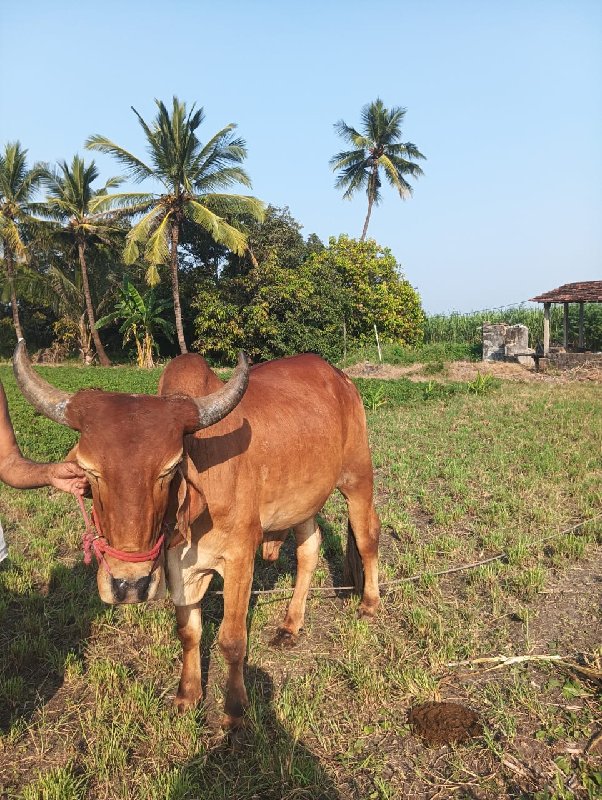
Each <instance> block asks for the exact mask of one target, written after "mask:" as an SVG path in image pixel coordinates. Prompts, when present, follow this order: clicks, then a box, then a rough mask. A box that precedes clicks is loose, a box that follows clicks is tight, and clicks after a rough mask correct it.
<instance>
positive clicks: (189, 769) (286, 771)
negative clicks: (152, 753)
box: [165, 665, 341, 800]
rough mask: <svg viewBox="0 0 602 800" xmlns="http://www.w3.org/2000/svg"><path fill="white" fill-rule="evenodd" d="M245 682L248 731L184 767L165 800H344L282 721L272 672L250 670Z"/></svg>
mask: <svg viewBox="0 0 602 800" xmlns="http://www.w3.org/2000/svg"><path fill="white" fill-rule="evenodd" d="M245 681H246V685H247V691H248V694H249V709H248V712H247V716H246V724H245V727H244V728H243V729H242V730H240V731H237V732H236V733H234V734H231V735H224V736H223V737H221V738H220V740H219V741H218V743H217V744H216V745H215V746H214V747H209V748H208V749H207V750H205V749H203V751H202V752H199V753H198V754H197V755H196V756H194V757H193V758H192V759H191V760H190V761H189V762H188V763H187V764H185V765H184V766H182V767H181V768H180V769H179V770H178V771H177V773H176V774H175V775H174V776H173V779H172V781H171V785H170V787H169V790H168V792H167V793H166V795H165V798H166V800H195V798H199V800H200V798H203V800H222V798H223V799H224V800H225V798H235V800H255V798H260V800H282V798H291V800H292V798H294V799H295V800H340V798H341V795H340V794H339V792H338V791H337V789H336V788H335V786H334V784H333V782H332V779H331V778H330V776H329V775H328V774H327V773H326V772H325V770H324V769H323V767H322V765H321V764H320V762H319V760H318V758H316V756H315V755H314V754H313V753H312V752H311V750H309V749H308V747H306V745H304V744H303V742H301V741H299V740H298V739H295V738H294V737H293V736H292V735H291V733H290V732H289V731H287V730H286V729H285V728H284V726H283V725H282V724H281V722H280V721H279V720H278V718H277V715H276V713H275V711H274V706H273V699H274V687H273V683H272V679H271V678H270V676H269V675H268V674H267V672H265V670H263V669H260V668H259V667H256V666H253V665H247V667H246V669H245Z"/></svg>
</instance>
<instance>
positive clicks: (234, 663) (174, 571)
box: [14, 341, 379, 727]
mask: <svg viewBox="0 0 602 800" xmlns="http://www.w3.org/2000/svg"><path fill="white" fill-rule="evenodd" d="M14 370H15V375H16V378H17V382H18V384H19V387H20V388H21V391H22V392H23V394H24V395H25V397H26V398H27V399H28V400H29V402H30V403H32V405H33V406H35V408H36V409H37V410H38V411H40V412H41V413H42V414H44V415H46V416H47V417H49V418H50V419H53V420H55V421H56V422H59V423H61V424H63V425H68V426H69V427H71V428H73V429H75V430H77V431H79V432H80V439H79V444H78V445H77V447H76V450H75V458H76V459H77V461H78V462H79V464H80V465H81V466H82V468H83V469H85V470H86V473H87V475H88V477H89V480H90V485H91V489H92V496H93V500H94V509H95V515H96V521H97V527H98V531H99V535H100V537H101V538H99V539H98V540H97V542H96V543H95V546H96V548H97V554H98V556H99V559H100V561H101V566H100V567H99V569H98V576H97V582H98V589H99V593H100V596H101V598H102V599H103V600H104V601H105V602H107V603H122V602H126V603H127V602H140V601H142V600H147V599H148V600H152V599H155V598H158V597H161V596H163V593H164V588H165V584H167V587H168V588H169V591H170V593H171V596H172V599H173V602H174V604H175V606H176V618H177V626H178V635H179V638H180V641H181V643H182V648H183V666H182V675H181V679H180V684H179V687H178V692H177V695H176V699H175V702H176V705H177V706H178V708H179V709H180V710H186V709H187V708H190V707H192V706H194V705H195V704H196V703H198V702H199V700H200V699H201V664H200V651H199V643H200V638H201V609H200V601H201V599H202V597H203V595H204V594H205V592H206V591H207V587H208V586H209V583H210V581H211V577H212V575H213V574H214V573H215V572H217V573H219V574H220V575H222V576H223V579H224V617H223V621H222V623H221V626H220V631H219V644H220V648H221V651H222V654H223V656H224V659H225V661H226V663H227V665H228V676H227V685H226V701H225V712H226V718H225V724H227V725H230V726H233V727H236V726H237V725H238V724H239V723H240V721H241V718H242V715H243V711H244V707H245V705H246V704H247V695H246V691H245V686H244V680H243V661H244V657H245V654H246V646H247V632H246V616H247V611H248V606H249V597H250V593H251V583H252V579H253V562H254V555H255V551H256V549H257V547H258V546H259V545H260V544H261V543H262V541H263V553H264V556H266V557H267V558H275V557H277V554H278V548H279V546H280V544H281V543H282V541H283V540H284V538H285V535H286V532H287V531H288V529H289V528H293V530H294V532H295V537H296V545H297V564H298V566H297V577H296V582H295V590H294V593H293V597H292V599H291V602H290V604H289V607H288V609H287V613H286V616H285V619H284V621H283V623H282V625H281V627H280V628H279V631H278V635H277V637H276V640H277V642H278V643H281V644H282V643H289V644H290V643H294V641H295V639H296V637H297V635H298V633H299V631H300V629H301V628H302V626H303V620H304V614H305V604H306V600H307V593H308V589H309V586H310V582H311V578H312V575H313V572H314V570H315V567H316V564H317V560H318V554H319V547H320V531H319V528H318V526H317V525H316V522H315V516H316V514H317V512H318V511H319V510H320V509H321V508H322V506H323V504H324V503H325V501H326V499H327V498H328V496H329V495H330V494H331V492H332V491H333V490H334V489H335V488H338V489H339V490H340V491H341V492H342V494H343V495H344V497H345V499H346V501H347V507H348V512H349V537H348V546H347V566H348V573H350V574H352V575H353V576H354V580H355V583H356V588H357V589H358V591H359V592H362V601H361V605H360V614H363V615H366V616H372V615H373V614H374V613H375V611H376V608H377V606H378V603H379V593H378V566H377V550H378V538H379V521H378V517H377V514H376V512H375V509H374V505H373V499H372V495H373V487H372V484H373V476H372V461H371V457H370V451H369V448H368V437H367V431H366V419H365V414H364V409H363V406H362V402H361V399H360V397H359V394H358V392H357V390H356V388H355V386H354V385H353V384H352V382H351V381H350V380H349V379H348V378H347V377H346V375H344V374H343V373H342V372H340V371H339V370H337V369H335V368H334V367H331V366H330V365H329V364H327V363H326V362H325V361H323V360H322V359H321V358H319V357H318V356H314V355H300V356H293V357H291V358H284V359H280V360H278V361H272V362H268V363H266V364H260V365H258V366H254V367H251V368H249V366H248V364H247V362H246V359H245V358H244V356H241V358H240V360H239V365H238V367H237V369H236V371H235V373H234V374H233V376H232V378H231V379H230V380H229V381H228V382H227V383H226V384H223V383H222V381H220V379H219V378H218V377H217V376H216V375H215V374H214V373H213V372H212V371H211V370H210V369H209V367H208V365H207V363H206V362H205V360H204V359H203V358H201V356H198V355H184V356H179V357H178V358H176V359H174V360H173V361H172V362H171V363H170V364H168V366H167V367H166V369H165V371H164V372H163V375H162V377H161V381H160V384H159V396H150V395H138V394H125V393H115V392H105V391H102V390H100V389H83V390H80V391H78V392H76V393H75V394H73V395H71V394H68V393H66V392H63V391H61V390H59V389H57V388H55V387H54V386H51V385H50V384H49V383H47V382H46V381H45V380H43V379H42V378H41V377H40V376H39V375H38V374H37V373H36V372H35V371H34V370H33V369H32V367H31V364H30V361H29V358H28V356H27V351H26V348H25V343H24V342H23V341H21V342H20V343H19V344H18V345H17V349H16V350H15V356H14ZM166 521H167V523H168V524H167V529H166ZM169 523H171V524H169ZM162 536H165V544H164V546H161V545H160V542H161V541H162V539H161V537H162ZM358 555H359V559H358ZM362 584H363V585H362Z"/></svg>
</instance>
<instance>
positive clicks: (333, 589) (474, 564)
mask: <svg viewBox="0 0 602 800" xmlns="http://www.w3.org/2000/svg"><path fill="white" fill-rule="evenodd" d="M601 518H602V512H601V513H600V514H596V515H595V516H594V517H591V518H590V519H586V520H583V522H577V523H576V524H575V525H572V526H571V527H570V528H565V529H564V530H562V531H557V532H556V533H551V534H549V535H548V536H542V537H541V538H540V539H535V540H534V541H532V542H528V543H527V544H526V547H534V546H535V545H538V544H541V543H542V542H547V541H548V540H549V539H557V538H558V537H559V536H564V535H565V534H566V533H571V532H572V531H576V530H577V529H578V528H582V527H583V526H584V525H589V524H590V523H591V522H595V521H596V520H597V519H601ZM503 558H508V554H507V553H506V552H505V551H504V552H501V553H498V554H497V555H495V556H490V557H489V558H485V559H483V560H482V561H473V562H472V563H471V564H460V566H458V567H451V568H450V569H442V570H439V571H438V572H430V571H429V570H425V571H424V572H419V573H417V574H416V575H410V576H408V577H407V578H397V579H396V580H392V581H385V582H384V583H380V584H379V588H380V589H381V590H382V591H383V592H384V593H386V592H387V590H388V589H389V587H394V586H399V585H400V584H402V583H412V582H413V581H418V580H420V578H422V577H424V576H425V575H429V576H430V577H432V578H437V577H440V576H441V575H451V574H452V573H453V572H463V571H464V570H467V569H475V568H476V567H482V566H483V565H484V564H490V563H491V562H492V561H500V560H501V559H503ZM354 590H355V586H310V587H309V592H310V593H313V594H315V593H322V592H333V593H334V594H333V595H332V596H333V597H336V596H337V594H338V592H352V591H354ZM293 591H294V589H293V587H290V586H289V587H286V588H284V587H283V588H280V587H277V588H276V589H254V590H253V591H252V592H251V594H252V595H266V594H285V593H287V592H288V593H292V592H293ZM207 594H218V595H219V594H223V592H222V591H221V590H219V589H212V590H211V591H209V592H207Z"/></svg>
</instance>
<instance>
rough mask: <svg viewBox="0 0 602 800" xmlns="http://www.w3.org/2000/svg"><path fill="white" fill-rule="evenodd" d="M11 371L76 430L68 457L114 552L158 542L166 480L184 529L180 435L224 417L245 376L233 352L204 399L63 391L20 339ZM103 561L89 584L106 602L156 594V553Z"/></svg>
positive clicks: (29, 395) (192, 478)
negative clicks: (227, 372) (83, 479)
mask: <svg viewBox="0 0 602 800" xmlns="http://www.w3.org/2000/svg"><path fill="white" fill-rule="evenodd" d="M13 368H14V372H15V377H16V379H17V383H18V385H19V388H20V389H21V392H22V393H23V395H24V396H25V398H26V399H27V400H28V401H29V402H30V403H31V404H32V405H33V406H34V408H36V409H37V410H38V411H39V412H40V413H41V414H43V415H44V416H46V417H48V418H49V419H52V420H54V421H55V422H58V423H60V424H61V425H67V426H68V427H70V428H73V429H74V430H77V431H79V433H80V439H79V444H78V445H77V447H76V448H75V450H74V452H73V455H74V457H75V459H76V460H77V462H78V463H79V464H80V466H81V467H82V468H83V469H84V470H85V472H86V475H87V476H88V479H89V481H90V486H91V490H92V496H93V499H94V508H95V512H96V515H97V518H98V522H99V527H100V528H101V531H102V535H103V537H104V538H105V539H106V540H107V542H108V544H109V545H110V547H111V548H113V549H114V550H118V551H120V552H122V553H131V554H136V553H138V554H140V553H142V554H145V553H148V552H149V551H151V550H152V548H153V545H155V543H156V542H157V540H158V539H159V537H160V535H161V528H162V524H163V519H164V516H165V513H166V510H167V507H168V502H169V500H170V487H171V486H172V479H174V477H175V478H176V481H174V484H173V487H172V492H171V499H172V503H173V501H174V500H175V509H174V511H175V513H176V514H177V517H178V520H179V521H182V520H183V522H182V527H181V528H180V530H181V531H183V528H184V527H185V526H186V525H187V524H188V521H189V517H190V509H189V508H188V503H187V499H186V498H187V492H186V491H182V488H183V487H184V489H185V484H186V482H188V483H192V484H193V485H195V484H196V485H198V475H197V474H196V471H195V469H194V465H193V464H192V463H191V461H190V459H189V458H188V457H187V455H186V454H185V452H184V436H185V435H186V434H190V433H194V432H195V431H198V430H200V429H201V428H206V427H208V426H210V425H213V424H214V423H216V422H218V421H219V420H220V419H223V417H225V416H226V415H227V414H229V413H230V411H232V409H233V408H234V407H235V406H236V405H237V404H238V402H239V401H240V399H241V398H242V396H243V394H244V392H245V390H246V387H247V383H248V377H249V365H248V362H247V359H246V358H245V356H244V354H242V353H241V355H240V358H239V363H238V367H237V368H236V371H235V372H234V374H233V375H232V378H231V379H230V380H229V381H228V383H226V384H225V385H224V386H223V388H221V389H219V390H218V391H216V392H214V393H213V394H210V395H207V396H206V397H200V398H193V397H188V396H169V397H158V396H151V395H136V394H122V393H116V392H105V391H102V390H100V389H83V390H80V391H78V392H76V393H75V394H69V393H67V392H64V391H62V390H60V389H57V388H56V387H54V386H52V385H50V384H49V383H47V382H46V381H45V380H44V379H43V378H41V377H40V376H39V375H38V374H37V373H36V372H34V370H33V369H32V367H31V363H30V361H29V357H28V355H27V349H26V347H25V342H24V341H23V340H21V341H20V342H19V343H18V344H17V347H16V350H15V354H14V357H13ZM174 490H175V493H174ZM178 495H179V497H178ZM178 501H179V502H178ZM171 505H172V504H170V507H171ZM104 559H105V562H106V568H99V570H98V573H97V582H98V590H99V593H100V597H101V599H102V600H104V601H105V602H106V603H136V602H141V601H143V600H152V599H157V598H159V597H160V596H161V595H162V594H163V592H164V587H165V577H164V556H163V554H162V553H161V554H160V556H159V557H158V559H157V560H156V561H151V560H149V561H142V562H135V563H130V562H127V561H123V560H121V559H119V558H115V557H112V556H111V555H109V554H108V553H105V555H104ZM103 566H105V564H103Z"/></svg>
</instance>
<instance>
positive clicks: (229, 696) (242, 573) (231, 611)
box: [218, 543, 254, 729]
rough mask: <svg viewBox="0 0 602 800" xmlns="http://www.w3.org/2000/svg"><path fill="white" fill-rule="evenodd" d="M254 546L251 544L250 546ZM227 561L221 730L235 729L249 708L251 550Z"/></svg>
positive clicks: (222, 632) (222, 641)
mask: <svg viewBox="0 0 602 800" xmlns="http://www.w3.org/2000/svg"><path fill="white" fill-rule="evenodd" d="M253 544H254V543H253ZM247 549H248V552H244V553H242V554H237V557H236V558H234V559H231V560H227V561H226V563H225V567H224V618H223V620H222V624H221V626H220V629H219V637H218V641H219V646H220V649H221V651H222V655H223V657H224V661H225V662H226V664H227V667H228V677H227V679H226V702H225V707H224V710H225V716H224V727H226V728H232V729H236V728H238V727H240V725H241V724H242V717H243V713H244V710H245V708H246V706H247V705H248V699H247V691H246V689H245V683H244V676H243V664H244V659H245V656H246V653H247V612H248V610H249V598H250V596H251V583H252V580H253V556H254V551H253V549H249V548H247Z"/></svg>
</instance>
